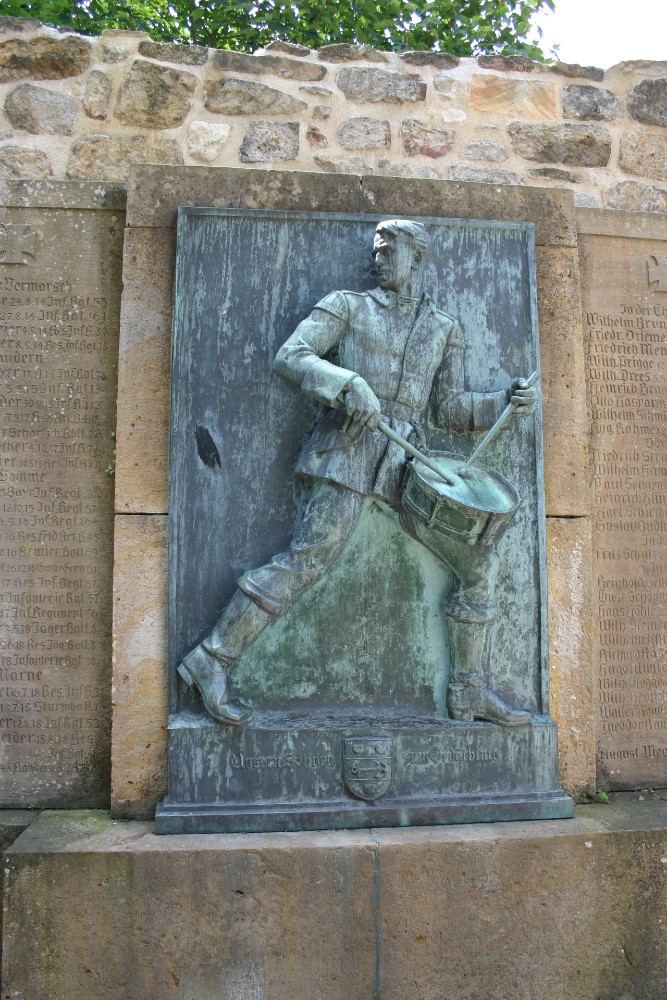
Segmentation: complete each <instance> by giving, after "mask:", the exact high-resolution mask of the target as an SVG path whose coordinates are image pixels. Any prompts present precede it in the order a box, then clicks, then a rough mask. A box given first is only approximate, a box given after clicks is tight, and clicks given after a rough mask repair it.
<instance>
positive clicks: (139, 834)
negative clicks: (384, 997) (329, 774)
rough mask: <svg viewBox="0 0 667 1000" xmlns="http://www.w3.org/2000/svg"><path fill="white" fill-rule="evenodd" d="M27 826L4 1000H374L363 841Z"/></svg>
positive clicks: (90, 820)
mask: <svg viewBox="0 0 667 1000" xmlns="http://www.w3.org/2000/svg"><path fill="white" fill-rule="evenodd" d="M38 823H39V824H40V825H39V827H37V826H36V825H33V827H32V834H31V839H30V843H29V844H26V842H25V841H23V845H24V847H23V850H24V851H25V852H26V853H25V854H21V855H18V854H16V855H15V856H14V857H13V860H12V861H11V862H9V866H10V871H9V874H8V876H7V887H8V894H7V895H8V898H11V900H12V911H11V913H9V914H8V917H7V925H6V942H7V945H6V946H7V963H8V964H7V978H6V981H5V982H6V988H7V990H10V991H11V992H13V993H14V994H15V995H17V996H20V995H21V994H23V996H24V997H25V998H26V1000H28V997H30V998H31V1000H37V998H38V997H42V998H44V1000H46V998H47V997H48V998H50V1000H56V998H57V1000H61V998H63V1000H64V998H67V1000H84V998H85V1000H130V998H131V1000H149V998H150V1000H158V998H159V1000H213V998H215V1000H251V998H252V1000H259V998H260V997H265V998H266V1000H269V998H270V1000H294V998H295V997H303V998H304V1000H306V998H308V1000H315V998H317V1000H341V997H350V998H353V997H354V998H355V1000H357V998H358V1000H366V998H369V997H372V996H373V995H374V992H375V980H376V966H375V962H376V957H375V940H376V924H375V905H376V904H375V902H374V887H375V878H376V871H377V852H376V849H375V846H374V844H373V839H372V836H371V835H370V834H369V833H366V832H365V833H362V834H356V833H350V832H346V831H343V832H341V833H319V834H314V833H310V834H308V833H307V834H298V835H296V836H295V835H290V834H273V835H272V836H263V837H262V836H255V835H252V834H250V835H245V836H243V835H241V836H234V835H228V836H214V837H207V836H194V837H193V836H189V837H188V836H185V837H156V836H155V835H154V834H153V832H152V825H151V824H148V823H141V822H134V823H113V822H109V820H108V818H107V817H106V816H105V815H104V814H102V813H95V812H91V813H80V812H72V813H50V814H49V815H46V814H42V816H41V817H40V819H39V820H38ZM19 839H20V838H19ZM19 850H21V848H19ZM47 887H48V888H47ZM33 907H35V909H34V912H33V914H32V916H30V915H29V914H30V911H31V910H32V908H33ZM26 921H27V922H26ZM28 928H30V931H29V932H28ZM28 954H32V956H33V958H32V960H31V961H30V962H27V964H26V960H27V956H28ZM36 954H39V956H40V958H39V961H35V955H36ZM92 969H94V970H95V971H94V972H92V971H91V970H92Z"/></svg>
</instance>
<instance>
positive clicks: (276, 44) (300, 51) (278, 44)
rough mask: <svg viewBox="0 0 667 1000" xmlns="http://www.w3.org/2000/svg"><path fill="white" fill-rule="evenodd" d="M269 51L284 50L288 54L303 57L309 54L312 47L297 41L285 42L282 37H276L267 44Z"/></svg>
mask: <svg viewBox="0 0 667 1000" xmlns="http://www.w3.org/2000/svg"><path fill="white" fill-rule="evenodd" d="M266 51H267V52H283V53H284V54H285V55H286V56H297V57H298V58H300V59H302V58H303V57H304V56H309V55H310V53H311V51H312V50H311V49H309V48H308V46H307V45H297V43H296V42H285V41H283V40H282V38H276V39H274V40H273V41H272V42H269V44H268V45H267V46H266Z"/></svg>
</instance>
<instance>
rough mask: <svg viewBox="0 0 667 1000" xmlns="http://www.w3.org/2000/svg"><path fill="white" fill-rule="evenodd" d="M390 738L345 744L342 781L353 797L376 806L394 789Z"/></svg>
mask: <svg viewBox="0 0 667 1000" xmlns="http://www.w3.org/2000/svg"><path fill="white" fill-rule="evenodd" d="M391 780H392V768H391V736H361V737H359V736H354V737H352V738H350V739H345V740H343V781H344V782H345V787H346V788H347V790H348V792H350V794H351V795H354V796H355V798H357V799H364V800H365V801H366V802H374V801H375V800H376V799H379V798H381V797H382V796H383V795H386V794H387V792H388V791H389V789H390V788H391Z"/></svg>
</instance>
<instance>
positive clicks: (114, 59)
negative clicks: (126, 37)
mask: <svg viewBox="0 0 667 1000" xmlns="http://www.w3.org/2000/svg"><path fill="white" fill-rule="evenodd" d="M129 56H130V53H129V50H128V49H124V48H122V46H120V45H103V46H102V62H105V63H108V64H111V65H113V64H115V63H121V62H125V61H126V59H129Z"/></svg>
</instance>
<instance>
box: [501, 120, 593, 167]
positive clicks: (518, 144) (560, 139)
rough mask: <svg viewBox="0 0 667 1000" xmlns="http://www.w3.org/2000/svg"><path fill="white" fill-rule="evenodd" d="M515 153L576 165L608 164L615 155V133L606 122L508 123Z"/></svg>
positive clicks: (536, 158)
mask: <svg viewBox="0 0 667 1000" xmlns="http://www.w3.org/2000/svg"><path fill="white" fill-rule="evenodd" d="M507 131H508V132H509V135H510V139H511V141H512V147H513V149H514V152H515V153H518V154H519V156H522V157H523V158H524V159H526V160H538V161H542V162H543V163H565V164H568V165H570V166H573V167H605V166H606V165H607V164H608V163H609V158H610V156H611V135H610V134H609V131H608V129H606V128H604V126H602V125H525V124H524V123H523V122H511V124H510V125H509V126H508V129H507Z"/></svg>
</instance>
